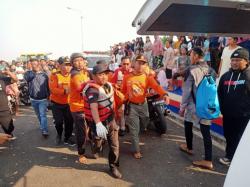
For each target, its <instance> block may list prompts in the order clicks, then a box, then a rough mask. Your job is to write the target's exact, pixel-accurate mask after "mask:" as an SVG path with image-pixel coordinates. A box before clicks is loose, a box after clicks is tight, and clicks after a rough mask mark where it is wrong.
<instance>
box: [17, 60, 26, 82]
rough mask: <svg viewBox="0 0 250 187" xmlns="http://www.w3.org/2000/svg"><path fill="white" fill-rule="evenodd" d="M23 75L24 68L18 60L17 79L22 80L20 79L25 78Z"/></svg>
mask: <svg viewBox="0 0 250 187" xmlns="http://www.w3.org/2000/svg"><path fill="white" fill-rule="evenodd" d="M23 75H24V69H23V67H22V66H21V63H20V62H17V63H16V76H17V79H18V80H19V81H20V80H23Z"/></svg>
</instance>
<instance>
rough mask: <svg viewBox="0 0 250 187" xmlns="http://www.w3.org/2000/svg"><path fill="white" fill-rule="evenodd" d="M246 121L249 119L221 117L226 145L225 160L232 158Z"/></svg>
mask: <svg viewBox="0 0 250 187" xmlns="http://www.w3.org/2000/svg"><path fill="white" fill-rule="evenodd" d="M248 121H249V117H242V118H234V117H228V116H223V130H224V136H225V138H226V143H227V145H226V158H228V159H232V158H233V156H234V153H235V151H236V149H237V146H238V144H239V142H240V139H241V136H242V134H243V133H244V130H245V128H246V126H247V124H248Z"/></svg>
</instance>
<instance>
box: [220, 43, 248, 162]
mask: <svg viewBox="0 0 250 187" xmlns="http://www.w3.org/2000/svg"><path fill="white" fill-rule="evenodd" d="M218 98H219V102H220V109H221V113H222V115H223V130H224V136H225V138H226V143H227V145H226V155H225V157H224V158H220V160H219V161H220V163H222V164H224V165H227V166H229V165H230V163H231V160H232V159H233V156H234V153H235V151H236V148H237V146H238V144H239V142H240V139H241V136H242V134H243V132H244V131H245V128H246V126H247V124H248V122H249V119H250V67H249V52H248V51H247V50H246V49H244V48H240V49H237V50H236V51H235V52H234V53H233V54H232V55H231V69H230V70H229V71H228V72H226V73H225V74H224V75H222V77H221V79H220V83H219V86H218Z"/></svg>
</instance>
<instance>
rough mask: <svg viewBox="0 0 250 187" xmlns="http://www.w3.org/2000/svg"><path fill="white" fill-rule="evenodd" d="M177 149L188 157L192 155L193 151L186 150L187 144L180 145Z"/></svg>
mask: <svg viewBox="0 0 250 187" xmlns="http://www.w3.org/2000/svg"><path fill="white" fill-rule="evenodd" d="M179 148H180V150H181V151H183V152H184V153H187V154H189V155H193V151H192V150H190V149H188V148H187V144H181V145H180V147H179Z"/></svg>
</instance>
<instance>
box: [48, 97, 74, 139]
mask: <svg viewBox="0 0 250 187" xmlns="http://www.w3.org/2000/svg"><path fill="white" fill-rule="evenodd" d="M52 114H53V118H54V123H55V127H56V131H57V134H58V135H59V136H62V133H63V129H64V140H65V141H67V140H68V139H69V138H70V137H71V135H72V131H73V118H72V115H71V112H70V109H69V105H68V104H58V103H55V102H53V101H52ZM63 125H64V128H63Z"/></svg>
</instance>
